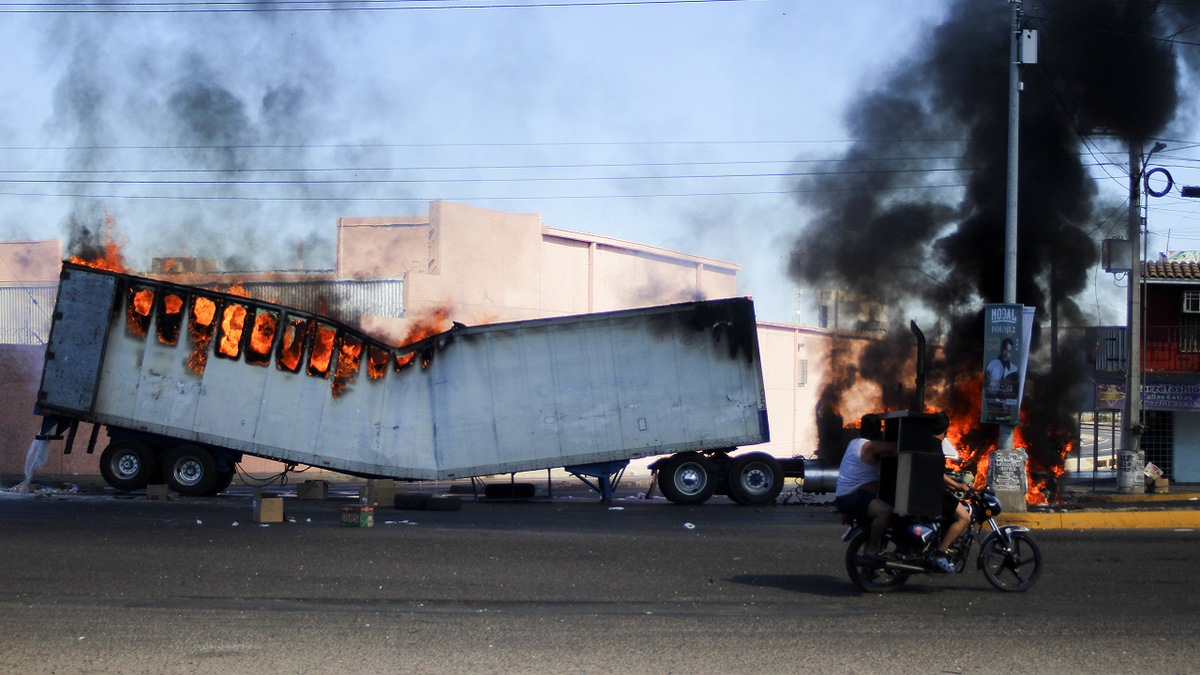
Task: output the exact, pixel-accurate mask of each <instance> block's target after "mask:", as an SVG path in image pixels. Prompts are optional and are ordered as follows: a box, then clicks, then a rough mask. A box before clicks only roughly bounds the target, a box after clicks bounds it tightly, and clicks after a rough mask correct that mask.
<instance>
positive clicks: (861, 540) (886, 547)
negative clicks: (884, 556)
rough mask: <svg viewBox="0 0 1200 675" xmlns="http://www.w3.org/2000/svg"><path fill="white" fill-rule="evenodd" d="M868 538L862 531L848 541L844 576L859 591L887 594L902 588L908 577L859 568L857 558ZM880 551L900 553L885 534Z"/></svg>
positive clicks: (882, 570)
mask: <svg viewBox="0 0 1200 675" xmlns="http://www.w3.org/2000/svg"><path fill="white" fill-rule="evenodd" d="M870 536H871V535H870V533H869V532H867V531H866V530H863V531H862V532H859V533H858V534H856V535H854V538H853V539H851V540H850V545H849V546H848V547H846V574H848V575H850V581H852V582H854V585H855V586H858V588H859V590H861V591H865V592H867V593H889V592H891V591H894V590H896V589H897V588H900V587H901V586H903V585H904V584H905V583H906V582H907V581H908V576H909V575H908V574H905V573H901V572H892V571H889V570H885V569H876V568H874V567H860V566H859V565H858V557H859V556H861V555H863V549H865V548H866V546H867V540H868V539H870ZM882 550H883V551H884V552H891V553H896V554H899V553H900V552H901V551H900V549H899V547H897V546H896V543H895V542H893V541H892V540H891V538H890V537H888V535H887V534H884V535H883V549H882Z"/></svg>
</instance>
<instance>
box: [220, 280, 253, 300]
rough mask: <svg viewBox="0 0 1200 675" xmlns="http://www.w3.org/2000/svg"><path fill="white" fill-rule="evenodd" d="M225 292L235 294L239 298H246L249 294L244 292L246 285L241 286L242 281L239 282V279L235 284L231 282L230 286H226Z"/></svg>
mask: <svg viewBox="0 0 1200 675" xmlns="http://www.w3.org/2000/svg"><path fill="white" fill-rule="evenodd" d="M225 292H226V293H228V294H230V295H236V296H238V297H239V298H248V297H250V294H249V293H247V292H246V287H245V286H243V285H242V282H240V281H239V282H237V283H236V284H233V285H232V286H230V287H229V288H226V289H225Z"/></svg>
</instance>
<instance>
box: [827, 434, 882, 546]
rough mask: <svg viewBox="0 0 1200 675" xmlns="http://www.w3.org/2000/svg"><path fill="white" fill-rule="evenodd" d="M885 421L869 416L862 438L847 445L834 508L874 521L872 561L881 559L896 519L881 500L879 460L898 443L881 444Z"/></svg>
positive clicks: (870, 541)
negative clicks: (886, 532) (886, 535)
mask: <svg viewBox="0 0 1200 675" xmlns="http://www.w3.org/2000/svg"><path fill="white" fill-rule="evenodd" d="M882 436H883V420H882V419H880V417H879V415H873V414H866V415H863V416H862V419H861V420H860V421H859V428H858V438H856V439H854V440H852V441H850V443H849V444H848V445H846V454H845V455H843V456H842V463H841V465H840V466H839V467H838V479H837V490H836V492H835V497H834V500H833V505H834V506H835V507H836V508H837V510H838V511H840V512H842V513H844V514H846V515H848V516H850V517H851V518H854V519H856V520H864V519H870V521H871V530H870V539H869V540H868V541H867V545H866V546H865V547H864V548H863V553H865V554H866V555H867V556H868V557H872V558H875V559H878V558H879V549H880V547H881V543H882V541H883V532H884V530H886V529H887V526H888V521H889V520H890V519H891V517H892V505H891V504H889V503H887V502H885V501H883V500H882V499H880V498H879V496H878V495H879V458H880V456H881V455H884V454H886V453H889V452H895V451H896V444H895V443H888V442H885V441H883V440H880V439H881V438H882Z"/></svg>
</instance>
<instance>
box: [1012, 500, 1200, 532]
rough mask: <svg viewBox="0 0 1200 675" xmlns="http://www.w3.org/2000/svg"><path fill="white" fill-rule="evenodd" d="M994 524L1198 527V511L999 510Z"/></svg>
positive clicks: (1073, 527) (1053, 527)
mask: <svg viewBox="0 0 1200 675" xmlns="http://www.w3.org/2000/svg"><path fill="white" fill-rule="evenodd" d="M1144 496H1145V495H1143V497H1144ZM996 523H997V524H999V525H1024V526H1025V527H1028V528H1031V529H1035V530H1151V529H1178V528H1187V529H1193V528H1194V529H1200V511H1082V512H1079V511H1077V512H1073V513H1002V514H1000V516H998V517H997V518H996Z"/></svg>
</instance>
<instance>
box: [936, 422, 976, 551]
mask: <svg viewBox="0 0 1200 675" xmlns="http://www.w3.org/2000/svg"><path fill="white" fill-rule="evenodd" d="M949 429H950V416H949V415H947V414H946V413H945V412H941V413H938V419H937V420H935V421H934V425H933V437H934V438H936V439H938V440H939V441H940V442H941V445H942V454H943V455H944V456H945V457H946V459H947V460H950V461H952V462H955V463H957V462H958V451H956V450H955V449H954V446H953V445H952V444H951V443H950V441H948V440H946V432H947V431H949ZM942 480H943V482H944V483H945V486H946V490H945V491H944V492H943V493H942V517H943V518H946V519H948V520H949V521H950V525H949V527H947V528H946V534H945V535H944V536H943V537H942V541H941V542H939V544H938V550H937V551H936V552H935V553H934V554H933V563H934V564H935V565H937V566H938V569H940V570H942V571H943V572H953V571H954V563H952V562H950V557H949V556H948V555H946V551H948V550H949V549H950V545H951V544H953V543H954V540H955V539H958V537H959V535H961V534H962V533H963V531H964V530H966V529H967V526H968V525H970V524H971V514H970V512H968V511H967V506H966V504H963V503H962V502H961V501H959V500H958V499H957V498H956V497H955V496H954V495H953V494H952V493H953V492H957V491H962V492H966V491H967V490H969V489H970V488H969V487H968V486H967V485H966V484H964V483H960V482H958V481H957V480H955V479H954V477H953V476H951V475H950V472H949V471H947V472H945V473H944V474H943V475H942Z"/></svg>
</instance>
